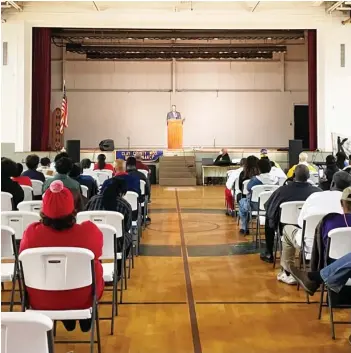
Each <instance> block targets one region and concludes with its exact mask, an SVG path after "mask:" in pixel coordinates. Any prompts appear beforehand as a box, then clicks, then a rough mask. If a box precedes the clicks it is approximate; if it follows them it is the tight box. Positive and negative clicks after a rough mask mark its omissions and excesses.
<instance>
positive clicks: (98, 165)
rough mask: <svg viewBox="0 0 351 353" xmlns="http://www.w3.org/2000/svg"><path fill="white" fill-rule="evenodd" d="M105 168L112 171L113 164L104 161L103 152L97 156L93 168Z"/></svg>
mask: <svg viewBox="0 0 351 353" xmlns="http://www.w3.org/2000/svg"><path fill="white" fill-rule="evenodd" d="M102 169H107V170H111V171H112V172H113V165H112V164H110V163H106V156H105V155H104V154H99V155H98V157H97V163H95V164H94V170H102Z"/></svg>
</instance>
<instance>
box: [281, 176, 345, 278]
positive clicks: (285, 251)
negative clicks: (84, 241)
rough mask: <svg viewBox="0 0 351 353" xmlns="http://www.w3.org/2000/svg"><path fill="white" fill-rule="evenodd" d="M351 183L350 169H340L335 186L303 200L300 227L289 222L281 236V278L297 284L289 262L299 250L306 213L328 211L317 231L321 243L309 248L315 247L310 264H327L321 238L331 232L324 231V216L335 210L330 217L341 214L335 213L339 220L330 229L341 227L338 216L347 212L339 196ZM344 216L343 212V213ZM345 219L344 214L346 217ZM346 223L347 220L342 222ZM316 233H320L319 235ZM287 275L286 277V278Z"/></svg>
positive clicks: (334, 181) (315, 265) (316, 239)
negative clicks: (347, 171) (348, 170)
mask: <svg viewBox="0 0 351 353" xmlns="http://www.w3.org/2000/svg"><path fill="white" fill-rule="evenodd" d="M350 185H351V176H349V175H348V174H347V173H345V172H343V171H340V172H337V173H335V174H334V177H333V182H332V186H331V187H332V190H331V191H323V192H318V193H314V194H312V195H311V196H309V197H308V198H307V200H306V202H305V203H304V205H303V207H302V209H301V212H300V215H299V219H298V225H299V227H300V228H298V227H295V226H292V225H287V226H285V227H284V229H283V239H282V256H281V261H280V264H281V267H282V272H281V273H280V274H279V275H278V280H280V281H282V282H284V283H287V284H295V283H296V282H295V280H294V278H293V277H292V276H291V275H290V273H289V268H290V266H291V265H292V264H293V263H294V261H295V252H296V249H298V250H300V247H301V240H302V226H303V220H304V219H305V218H306V217H307V216H312V215H316V214H325V215H327V216H326V217H324V218H323V220H322V221H321V222H320V224H319V225H318V226H317V228H316V234H315V237H314V242H318V247H316V246H317V245H316V246H315V245H313V248H312V244H307V243H306V247H307V249H308V248H309V249H311V248H312V259H311V268H313V269H315V268H316V267H319V266H321V264H324V249H325V247H324V243H323V242H322V241H321V240H322V239H327V236H328V232H325V231H324V229H327V228H326V226H325V224H324V220H327V219H329V216H328V215H329V214H333V217H331V220H332V221H333V220H334V214H339V215H336V216H335V219H336V222H334V223H333V222H330V223H329V222H328V223H327V226H328V231H330V230H332V229H334V228H339V227H341V226H340V225H339V226H338V224H339V223H338V221H339V220H340V219H339V216H340V217H341V215H342V214H343V213H344V212H345V207H347V205H346V206H344V202H342V203H340V199H342V195H343V194H342V192H341V191H340V190H341V189H346V188H347V187H349V186H350ZM342 217H343V216H342ZM343 220H344V218H343ZM343 224H345V223H343ZM317 233H318V234H319V235H317ZM283 279H284V281H283Z"/></svg>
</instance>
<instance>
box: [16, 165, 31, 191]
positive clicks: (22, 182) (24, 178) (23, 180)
mask: <svg viewBox="0 0 351 353" xmlns="http://www.w3.org/2000/svg"><path fill="white" fill-rule="evenodd" d="M22 172H23V165H22V164H21V163H16V173H15V175H14V176H13V178H12V180H13V181H16V182H17V183H18V184H20V185H25V186H30V187H32V181H31V179H30V178H29V177H27V176H24V175H22V176H21V174H22Z"/></svg>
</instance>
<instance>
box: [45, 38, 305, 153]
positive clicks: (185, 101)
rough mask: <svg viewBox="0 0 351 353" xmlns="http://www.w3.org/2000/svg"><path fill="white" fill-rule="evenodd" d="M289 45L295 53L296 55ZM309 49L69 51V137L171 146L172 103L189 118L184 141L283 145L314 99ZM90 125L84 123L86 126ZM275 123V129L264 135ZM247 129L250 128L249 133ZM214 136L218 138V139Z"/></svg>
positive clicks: (55, 68) (56, 59)
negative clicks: (206, 53)
mask: <svg viewBox="0 0 351 353" xmlns="http://www.w3.org/2000/svg"><path fill="white" fill-rule="evenodd" d="M290 48H293V49H291V54H290ZM306 52H307V51H306V46H304V45H299V46H291V47H288V53H287V55H286V59H287V60H286V61H285V63H283V62H281V61H279V56H277V57H275V61H247V62H243V61H232V62H228V61H227V62H218V61H217V62H201V61H197V62H189V61H180V62H176V63H175V65H176V68H175V83H176V86H175V91H176V93H172V63H171V62H113V61H111V62H106V61H99V62H98V61H96V62H91V61H84V57H83V56H78V55H76V54H71V53H67V57H66V55H65V57H66V59H67V60H65V61H64V79H65V82H66V88H67V97H68V100H69V127H68V128H67V129H66V130H65V138H66V139H80V140H81V146H82V147H84V148H94V147H96V146H97V145H98V143H99V141H100V140H102V139H104V138H112V139H113V140H115V144H116V145H117V146H119V147H125V146H127V144H128V140H127V137H130V143H131V146H134V147H161V148H165V147H167V136H166V134H167V132H166V114H167V112H168V111H169V110H170V106H171V104H176V105H177V109H178V110H179V111H180V112H181V113H182V115H183V117H185V118H186V123H185V124H184V146H185V147H194V146H203V147H211V146H213V145H214V143H215V144H216V146H231V147H248V146H252V147H253V146H254V147H259V146H267V147H284V146H287V144H288V140H289V139H290V138H293V120H294V117H293V111H294V104H306V103H307V62H306V60H307V56H306ZM52 53H53V64H52V88H53V94H52V102H51V103H52V104H51V107H52V109H54V108H56V107H58V106H59V105H60V102H61V98H62V93H61V87H62V78H63V73H62V72H63V71H62V68H63V66H62V61H61V58H62V49H61V48H57V47H53V50H52ZM83 127H84V128H83ZM267 128H269V131H270V133H262V131H264V130H266V129H267ZM243 132H245V133H243ZM214 140H215V141H214Z"/></svg>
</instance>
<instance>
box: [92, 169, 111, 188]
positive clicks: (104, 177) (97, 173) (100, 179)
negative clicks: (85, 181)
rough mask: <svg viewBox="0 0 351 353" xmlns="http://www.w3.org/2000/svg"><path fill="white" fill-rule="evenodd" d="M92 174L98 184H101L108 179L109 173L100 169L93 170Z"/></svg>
mask: <svg viewBox="0 0 351 353" xmlns="http://www.w3.org/2000/svg"><path fill="white" fill-rule="evenodd" d="M94 174H95V176H96V181H97V183H98V186H101V185H102V184H103V183H104V182H105V181H106V180H107V179H110V174H108V173H106V172H103V171H100V170H95V171H94Z"/></svg>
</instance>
